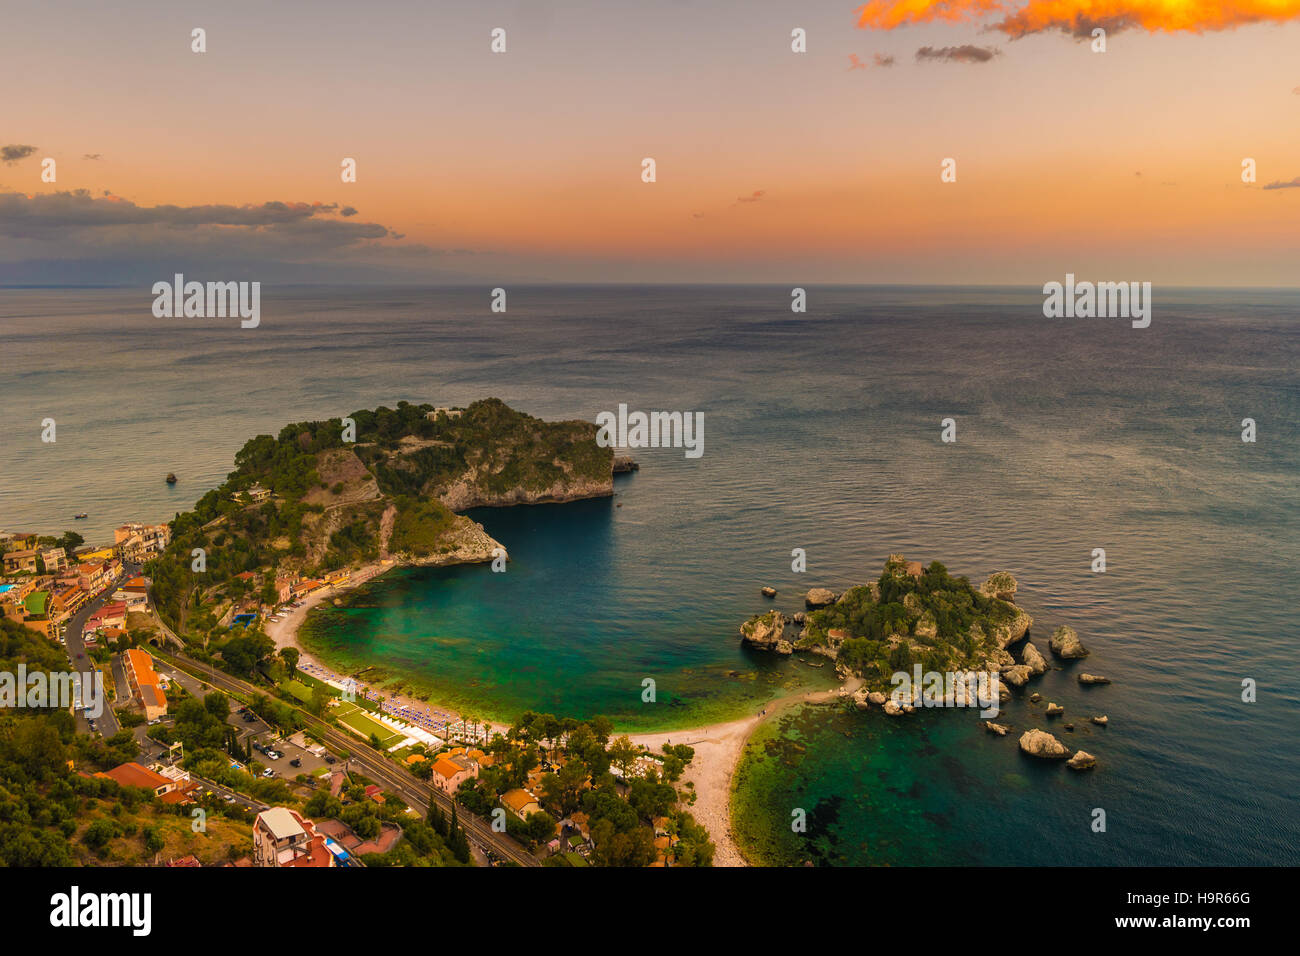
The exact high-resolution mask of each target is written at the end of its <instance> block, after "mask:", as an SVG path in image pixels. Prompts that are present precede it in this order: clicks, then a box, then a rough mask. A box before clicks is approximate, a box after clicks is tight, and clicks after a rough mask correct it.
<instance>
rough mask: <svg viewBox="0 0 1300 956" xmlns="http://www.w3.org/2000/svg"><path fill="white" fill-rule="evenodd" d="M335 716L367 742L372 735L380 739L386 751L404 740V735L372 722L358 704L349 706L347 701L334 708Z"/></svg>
mask: <svg viewBox="0 0 1300 956" xmlns="http://www.w3.org/2000/svg"><path fill="white" fill-rule="evenodd" d="M334 716H335V717H337V718H338V720H339V723H341V724H343V726H345V727H347V728H348V729H349V730H352V731H354V732H356V733H358V734H360V735H361V736H362V737H364V738H366V739H367V740H369V739H370V735H371V734H374V735H375V736H376V737H378V738H379V743H380V745H381V746H382V747H384V749H387V748H389V747H391V746H392V745H393V744H395V743H397V742H398V741H400V740H401V739H402V735H401V734H399V733H396V732H394V731H393V730H390V729H389V728H388V727H385V726H384V725H383V724H381V723H378V722H377V721H374V720H371V719H370V718H369V717H367V716H366V715H365V713H364V712H363V711H362V710H361V708H360V707H358V706H357V705H356V704H349V703H347V702H346V701H345V702H344V703H342V704H339V705H338V706H337V707H336V708H334Z"/></svg>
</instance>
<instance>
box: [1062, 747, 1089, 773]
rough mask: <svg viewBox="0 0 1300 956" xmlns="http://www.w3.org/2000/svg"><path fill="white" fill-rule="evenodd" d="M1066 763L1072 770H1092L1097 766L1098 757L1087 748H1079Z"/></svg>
mask: <svg viewBox="0 0 1300 956" xmlns="http://www.w3.org/2000/svg"><path fill="white" fill-rule="evenodd" d="M1065 765H1066V766H1067V767H1069V768H1070V769H1071V770H1091V769H1092V768H1093V767H1095V766H1097V758H1096V757H1094V756H1093V755H1092V754H1090V753H1088V751H1086V750H1077V751H1075V753H1074V756H1073V757H1071V758H1070V759H1069V760H1067V761H1066V763H1065Z"/></svg>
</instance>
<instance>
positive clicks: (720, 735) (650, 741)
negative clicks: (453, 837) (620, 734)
mask: <svg viewBox="0 0 1300 956" xmlns="http://www.w3.org/2000/svg"><path fill="white" fill-rule="evenodd" d="M396 566H397V562H394V561H391V560H390V561H381V562H377V563H375V564H370V565H366V566H365V567H363V568H361V569H360V570H358V571H357V572H356V573H355V574H353V575H352V576H351V577H349V578H348V580H347V581H346V582H344V583H343V584H342V585H340V586H337V587H326V588H321V589H320V590H318V591H314V592H312V593H311V594H309V595H308V596H307V597H306V598H304V599H303V602H302V606H301V607H297V608H293V609H292V610H290V611H288V612H287V613H286V614H285V615H284V616H283V619H282V620H280V621H278V622H276V623H273V624H268V625H267V626H266V633H267V636H268V637H270V638H271V640H273V641H274V642H275V646H276V648H284V647H296V648H297V649H298V652H299V654H300V655H301V657H300V659H299V667H303V665H304V664H306V665H307V666H306V667H303V669H304V670H305V671H306V672H307V673H313V674H314V675H315V676H322V675H323V674H332V675H335V676H336V677H338V678H340V679H341V678H342V677H343V676H345V675H338V674H337V673H336V672H334V671H332V670H331V669H330V668H328V667H326V666H325V665H324V664H323V663H322V662H321V661H319V660H316V659H315V658H314V657H312V656H311V655H310V654H309V653H307V651H306V650H304V649H303V647H302V646H301V645H300V644H299V643H298V640H297V632H298V628H299V626H300V625H301V624H302V622H303V620H304V619H305V618H306V617H307V612H308V611H310V610H311V609H312V608H313V607H315V606H316V605H317V604H319V603H320V602H321V601H324V600H329V599H332V598H335V597H337V596H338V595H339V594H342V593H343V592H344V591H347V590H349V589H350V588H354V587H357V586H359V585H361V584H364V583H365V582H367V581H370V580H373V579H374V578H376V577H378V576H379V575H381V574H383V573H384V572H385V571H388V570H389V569H391V568H393V567H396ZM859 683H860V681H857V680H853V681H849V682H848V683H846V684H845V685H843V687H837V688H832V689H830V690H824V691H809V692H807V693H803V694H793V695H791V696H789V697H781V698H778V699H776V700H773V701H771V702H769V703H768V704H766V705H765V706H764V707H763V708H762V709H761V710H760V711H759V712H758V713H756V714H754V715H752V716H750V717H741V718H739V719H737V720H731V721H727V722H725V723H721V724H711V725H709V726H706V727H697V728H694V729H690V730H666V731H655V732H652V733H645V734H629V737H630V738H631V740H632V742H633V743H635V744H639V745H642V746H644V747H647V748H648V749H649V750H651V751H652V752H654V753H662V752H663V745H664V744H665V743H673V744H686V745H687V746H689V747H692V748H694V750H695V757H694V759H692V760H691V763H690V765H689V766H688V767H687V768H686V772H685V773H684V774H683V775H682V779H681V781H680V783H681V784H682V785H685V784H686V783H691V784H693V785H694V790H695V794H696V799H695V804H694V806H691V807H689V809H690V812H691V814H692V815H693V816H694V817H695V819H696V820H697V821H698V822H699V823H700V824H701V825H702V826H703V827H704V828H705V829H707V830H708V831H709V837H710V839H712V840H713V843H714V845H715V846H716V847H717V852H716V854H715V856H714V861H713V862H714V866H748V865H749V862H748V861H747V860H746V859H745V857H744V854H742V853H741V852H740V848H739V846H737V844H736V841H735V839H734V838H733V836H732V833H731V780H732V776H733V775H734V773H735V770H736V766H737V764H739V762H740V755H741V754H742V753H743V752H744V749H745V744H746V742H748V740H749V737H750V735H751V734H752V733H753V732H754V729H755V728H756V727H757V726H758V725H759V724H760V723H762V722H763V721H764V720H768V719H770V718H772V717H773V716H775V715H776V714H777V713H778V712H779V711H781V710H782V709H784V708H785V707H788V706H790V705H791V704H795V703H819V702H823V701H827V700H831V699H833V698H835V697H838V696H841V695H842V694H846V693H852V692H853V690H855V689H856V687H857V685H858V684H859ZM361 686H362V685H359V687H358V689H359V690H360V689H361ZM385 696H386V697H387V699H388V700H389V701H391V702H393V704H394V705H395V706H396V707H408V708H410V709H411V710H413V711H418V712H420V713H422V714H425V715H427V717H428V720H429V721H431V722H432V721H445V720H446V719H448V717H455V716H458V715H456V713H455V711H453V710H450V709H448V708H444V707H439V706H437V705H436V704H429V703H425V702H423V701H417V700H406V699H405V698H402V697H400V696H397V695H385ZM489 726H490V728H491V731H492V732H494V733H495V732H501V733H504V732H505V731H506V730H507V729H508V728H506V727H505V726H503V725H495V724H494V725H489Z"/></svg>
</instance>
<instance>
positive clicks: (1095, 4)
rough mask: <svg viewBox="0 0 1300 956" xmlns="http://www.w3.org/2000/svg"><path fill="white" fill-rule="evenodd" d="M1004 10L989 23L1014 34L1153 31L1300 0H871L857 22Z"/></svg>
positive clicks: (1289, 8) (900, 22)
mask: <svg viewBox="0 0 1300 956" xmlns="http://www.w3.org/2000/svg"><path fill="white" fill-rule="evenodd" d="M998 15H1001V19H999V20H997V21H996V22H995V23H993V24H991V26H992V28H993V29H995V30H1000V31H1002V32H1003V33H1005V34H1007V35H1008V36H1010V37H1021V36H1024V35H1026V34H1028V33H1041V32H1043V31H1045V30H1061V31H1064V32H1066V33H1071V34H1074V35H1075V36H1087V35H1089V34H1090V33H1091V31H1092V29H1093V28H1094V27H1098V26H1101V27H1105V28H1106V29H1108V30H1111V31H1112V32H1114V31H1116V30H1123V29H1128V28H1131V27H1132V28H1138V29H1142V30H1146V31H1147V32H1149V33H1155V32H1160V31H1163V32H1166V33H1174V32H1178V31H1190V32H1194V33H1199V32H1201V31H1202V30H1229V29H1232V28H1233V27H1238V26H1243V25H1245V24H1249V23H1262V22H1272V23H1284V22H1286V21H1287V20H1295V19H1298V18H1300V0H1028V2H1027V3H1024V4H1021V5H1016V4H1014V3H1007V2H1003V0H868V2H867V3H865V4H863V5H862V6H861V7H859V8H858V26H860V27H870V28H872V29H876V30H892V29H894V28H895V27H901V26H906V25H908V24H911V23H931V22H934V21H945V22H957V23H966V22H970V21H975V20H984V19H987V18H990V17H993V16H998Z"/></svg>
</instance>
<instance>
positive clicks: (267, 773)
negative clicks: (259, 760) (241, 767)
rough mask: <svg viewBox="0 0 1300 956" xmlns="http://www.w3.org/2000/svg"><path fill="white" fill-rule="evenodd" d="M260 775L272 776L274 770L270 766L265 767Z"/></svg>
mask: <svg viewBox="0 0 1300 956" xmlns="http://www.w3.org/2000/svg"><path fill="white" fill-rule="evenodd" d="M262 776H263V777H274V776H275V771H274V770H272V769H271V768H270V767H267V768H266V769H265V770H263V771H262Z"/></svg>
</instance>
